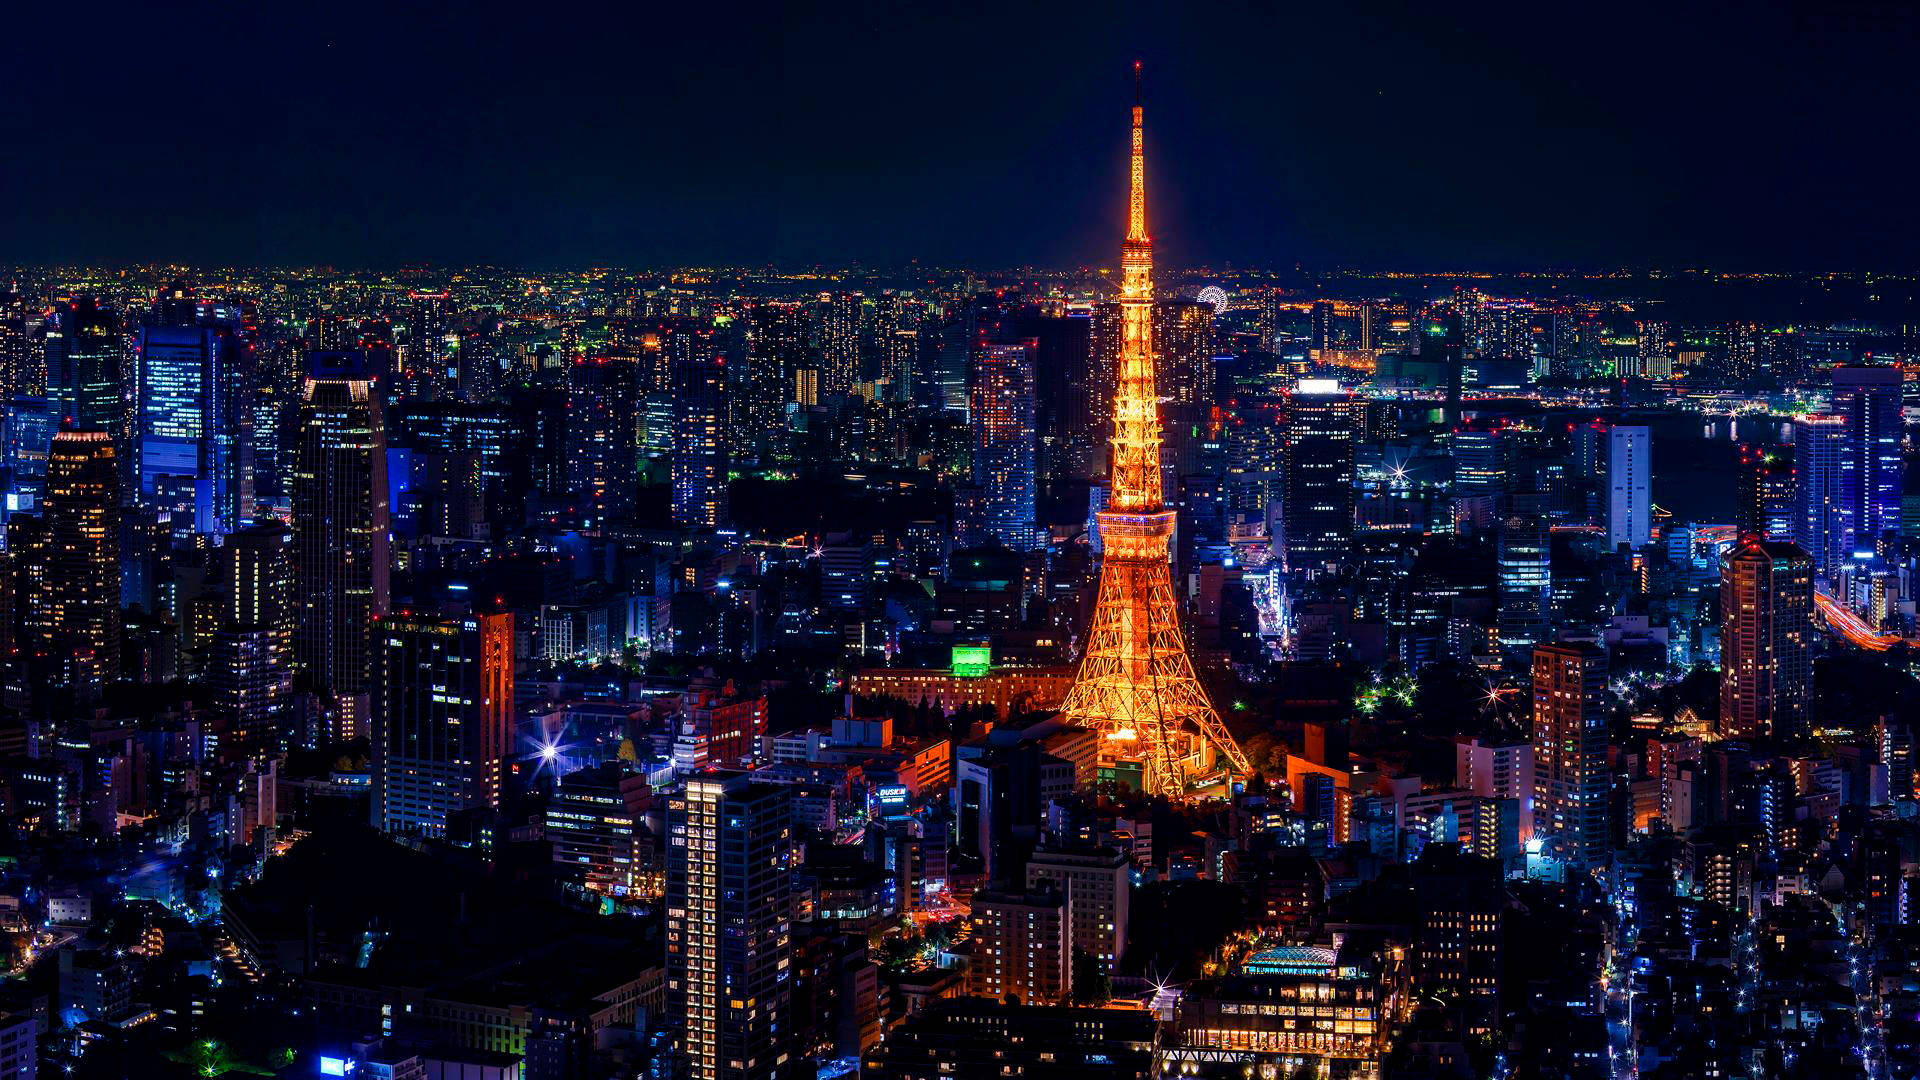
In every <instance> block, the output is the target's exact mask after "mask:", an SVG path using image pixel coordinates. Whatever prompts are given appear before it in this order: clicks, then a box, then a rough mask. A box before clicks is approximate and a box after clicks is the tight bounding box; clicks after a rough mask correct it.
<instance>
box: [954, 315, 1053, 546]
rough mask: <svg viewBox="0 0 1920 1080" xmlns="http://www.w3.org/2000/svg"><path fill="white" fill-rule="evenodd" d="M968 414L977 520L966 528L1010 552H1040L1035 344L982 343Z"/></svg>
mask: <svg viewBox="0 0 1920 1080" xmlns="http://www.w3.org/2000/svg"><path fill="white" fill-rule="evenodd" d="M967 413H968V421H969V425H968V426H969V427H971V428H972V429H973V484H974V487H975V488H977V489H978V504H977V513H976V515H975V517H976V520H974V521H971V522H969V523H968V525H969V528H970V529H972V530H973V531H975V532H977V533H978V534H979V535H978V536H975V537H970V538H969V539H971V540H984V539H987V538H989V537H990V538H992V539H994V540H998V541H999V542H1000V543H1001V544H1003V545H1005V546H1006V547H1008V548H1010V549H1012V550H1014V551H1032V550H1034V549H1035V548H1037V547H1039V546H1040V529H1039V525H1038V524H1037V521H1038V514H1037V507H1036V498H1037V495H1038V482H1037V477H1036V475H1035V468H1036V454H1037V452H1038V450H1039V433H1038V432H1037V430H1036V429H1035V424H1034V386H1033V342H1031V341H1023V342H1018V343H1008V344H997V343H989V342H982V343H980V344H979V346H978V347H976V348H975V350H974V354H973V362H972V364H971V365H970V366H969V367H968V371H967Z"/></svg>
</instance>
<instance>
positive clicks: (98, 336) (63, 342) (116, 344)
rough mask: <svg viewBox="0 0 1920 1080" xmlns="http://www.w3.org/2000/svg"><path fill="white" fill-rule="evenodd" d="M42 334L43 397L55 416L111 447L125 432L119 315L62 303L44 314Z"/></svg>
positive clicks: (94, 305) (83, 302) (85, 300)
mask: <svg viewBox="0 0 1920 1080" xmlns="http://www.w3.org/2000/svg"><path fill="white" fill-rule="evenodd" d="M43 334H44V340H43V347H44V349H45V357H46V373H47V397H48V398H49V399H51V400H52V402H53V406H54V414H55V416H56V417H57V418H58V419H60V420H63V421H66V422H68V423H72V424H75V425H78V426H81V427H92V428H99V429H100V430H102V431H105V432H108V433H109V434H110V435H113V436H114V437H115V441H116V442H117V441H118V440H119V437H120V436H121V435H122V434H123V433H124V432H125V430H126V411H125V405H124V403H123V401H122V399H121V385H122V383H123V381H124V379H125V374H124V368H125V362H126V348H125V346H124V344H123V342H122V340H121V337H120V317H119V315H118V314H117V313H115V311H114V310H113V309H112V308H111V307H107V306H105V305H103V304H101V303H99V302H98V301H96V300H95V299H94V298H93V297H91V296H82V297H78V298H75V299H72V300H63V301H61V302H59V303H57V304H55V305H54V306H53V310H52V311H51V312H49V313H48V315H47V321H46V325H45V327H44V328H43Z"/></svg>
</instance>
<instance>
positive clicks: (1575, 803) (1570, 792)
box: [1533, 642, 1611, 870]
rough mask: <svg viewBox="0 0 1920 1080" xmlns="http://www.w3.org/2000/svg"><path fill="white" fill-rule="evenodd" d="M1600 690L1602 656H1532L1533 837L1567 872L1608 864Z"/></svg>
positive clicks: (1563, 646) (1571, 649) (1581, 646)
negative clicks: (1552, 854) (1543, 844)
mask: <svg viewBox="0 0 1920 1080" xmlns="http://www.w3.org/2000/svg"><path fill="white" fill-rule="evenodd" d="M1606 690H1607V654H1606V652H1605V651H1604V650H1602V649H1600V648H1598V647H1596V646H1594V645H1589V644H1587V643H1585V642H1561V643H1558V644H1553V645H1542V646H1540V647H1539V648H1537V649H1535V650H1533V765H1534V796H1533V834H1534V836H1535V837H1536V838H1540V837H1544V838H1545V839H1546V840H1547V842H1548V845H1549V850H1551V851H1552V852H1553V853H1554V854H1555V855H1556V856H1557V857H1558V858H1560V859H1561V860H1562V861H1563V862H1564V863H1565V864H1566V865H1567V866H1568V867H1569V868H1571V869H1574V870H1594V869H1598V868H1604V867H1605V866H1606V865H1607V845H1608V833H1607V795H1608V788H1609V782H1610V780H1611V775H1610V774H1609V772H1608V771H1607V708H1606Z"/></svg>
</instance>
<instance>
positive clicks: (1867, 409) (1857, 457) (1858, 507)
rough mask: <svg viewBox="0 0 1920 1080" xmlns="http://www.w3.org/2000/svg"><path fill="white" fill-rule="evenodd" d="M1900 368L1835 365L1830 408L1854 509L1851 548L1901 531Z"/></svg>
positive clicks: (1865, 546)
mask: <svg viewBox="0 0 1920 1080" xmlns="http://www.w3.org/2000/svg"><path fill="white" fill-rule="evenodd" d="M1901 377H1902V376H1901V371H1900V369H1899V368H1897V367H1852V366H1849V367H1837V368H1834V369H1833V412H1834V414H1835V415H1837V416H1839V417H1840V418H1841V420H1842V421H1843V423H1844V425H1845V434H1844V435H1843V436H1842V440H1843V441H1842V453H1844V454H1845V455H1846V456H1847V460H1848V465H1849V468H1848V469H1847V470H1846V471H1845V472H1844V473H1843V475H1844V476H1847V477H1849V478H1850V479H1851V483H1850V484H1849V485H1848V489H1847V490H1846V492H1845V495H1844V498H1845V500H1846V502H1847V504H1848V506H1849V507H1850V509H1851V511H1852V515H1851V516H1852V518H1853V529H1854V536H1853V543H1852V551H1849V552H1848V554H1852V552H1853V551H1873V550H1874V549H1875V547H1876V545H1878V544H1879V543H1880V541H1881V538H1882V537H1884V536H1885V535H1887V534H1888V533H1898V532H1899V530H1900V492H1901V486H1902V479H1903V475H1902V468H1903V464H1904V463H1903V462H1902V460H1901V447H1900V442H1901V437H1902V435H1903V434H1904V425H1903V422H1902V415H1901V391H1902V383H1901Z"/></svg>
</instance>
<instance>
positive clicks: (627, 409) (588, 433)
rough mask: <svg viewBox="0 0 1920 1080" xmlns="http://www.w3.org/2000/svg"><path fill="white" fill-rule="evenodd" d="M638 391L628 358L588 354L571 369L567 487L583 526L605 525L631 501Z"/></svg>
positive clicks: (568, 403) (568, 393) (569, 377)
mask: <svg viewBox="0 0 1920 1080" xmlns="http://www.w3.org/2000/svg"><path fill="white" fill-rule="evenodd" d="M637 392H638V387H637V386H636V385H635V383H634V370H633V362H632V361H631V360H628V359H626V358H624V357H616V356H595V357H584V356H583V357H580V358H578V359H576V360H575V361H574V362H573V366H572V367H570V368H568V369H567V446H566V454H567V488H568V491H569V492H570V493H571V494H572V496H573V498H574V499H575V500H577V501H576V503H575V504H574V509H575V511H576V512H577V514H578V516H579V520H580V522H581V524H582V526H583V527H587V528H594V529H599V528H605V527H606V524H607V522H608V521H609V520H611V519H613V518H616V517H619V516H620V515H621V514H624V513H626V512H627V510H628V509H629V508H630V507H631V505H632V502H633V488H634V483H635V480H636V476H635V465H636V456H635V454H636V447H637V446H638V438H637V431H638V427H637V421H636V418H635V409H636V408H637V403H636V400H635V396H636V394H637Z"/></svg>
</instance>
